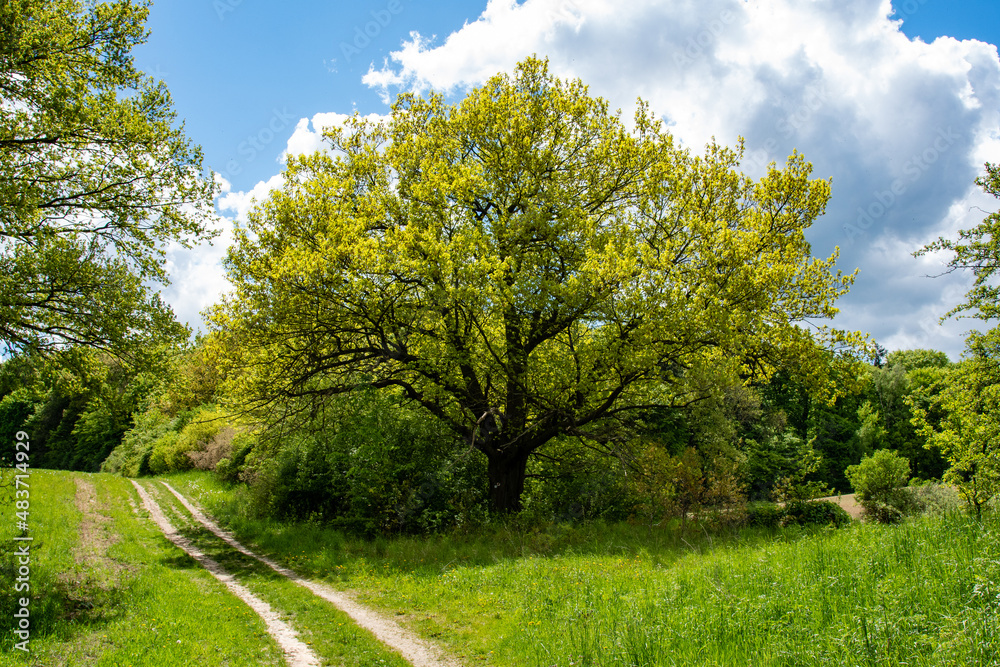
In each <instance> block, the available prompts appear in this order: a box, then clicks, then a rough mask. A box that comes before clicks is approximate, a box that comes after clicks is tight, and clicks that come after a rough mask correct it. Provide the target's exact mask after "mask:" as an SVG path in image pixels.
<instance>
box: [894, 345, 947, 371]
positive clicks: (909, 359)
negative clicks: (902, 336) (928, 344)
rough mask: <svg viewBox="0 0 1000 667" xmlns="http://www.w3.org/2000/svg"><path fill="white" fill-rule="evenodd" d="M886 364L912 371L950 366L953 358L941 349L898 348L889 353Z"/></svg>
mask: <svg viewBox="0 0 1000 667" xmlns="http://www.w3.org/2000/svg"><path fill="white" fill-rule="evenodd" d="M885 365H886V366H888V367H892V366H899V367H901V368H902V369H903V370H904V371H906V372H907V373H910V372H911V371H915V370H919V369H923V368H948V367H949V366H951V359H949V358H948V355H947V354H945V353H944V352H941V351H940V350H926V349H918V350H897V351H896V352H890V353H889V356H888V357H887V358H886V364H885Z"/></svg>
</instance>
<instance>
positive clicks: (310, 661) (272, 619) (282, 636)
mask: <svg viewBox="0 0 1000 667" xmlns="http://www.w3.org/2000/svg"><path fill="white" fill-rule="evenodd" d="M132 484H133V485H134V486H135V488H136V491H138V492H139V497H140V498H141V499H142V504H143V505H144V506H145V508H146V510H147V511H148V512H149V516H150V518H152V519H153V521H154V522H155V523H156V525H157V526H159V527H160V530H161V531H163V534H164V535H165V536H166V537H167V539H168V540H170V541H171V542H173V543H174V544H175V545H176V546H177V547H179V548H180V549H182V550H183V551H184V552H185V553H186V554H187V555H189V556H191V558H194V559H195V560H196V561H198V563H199V564H200V565H201V566H202V567H204V568H205V569H206V570H208V571H209V572H210V573H211V574H212V575H213V576H214V577H215V578H216V579H218V580H219V581H221V582H222V583H223V584H225V585H226V587H227V588H228V589H229V590H230V591H232V593H233V595H235V596H236V597H238V598H239V599H241V600H242V601H243V602H245V603H246V604H247V605H248V606H249V607H250V608H251V609H253V610H254V611H255V612H257V615H258V616H260V617H261V619H262V620H263V621H264V623H265V624H266V625H267V631H268V633H269V634H270V635H271V636H272V637H274V639H275V641H277V642H278V645H279V646H281V650H282V651H284V653H285V661H286V662H287V663H288V665H289V667H319V665H320V661H319V658H317V657H316V654H315V653H313V651H312V649H310V648H309V647H308V646H307V645H306V644H305V643H303V642H302V641H301V640H300V639H299V638H298V636H297V635H296V633H295V630H293V629H292V627H291V626H290V625H288V624H287V623H285V622H284V621H282V620H281V618H280V617H279V616H278V614H277V613H276V612H275V611H274V610H273V609H271V606H270V605H269V604H267V603H266V602H264V601H263V600H261V599H260V598H258V597H257V596H256V595H254V594H253V593H251V592H250V591H249V590H248V589H247V588H246V587H245V586H243V585H241V584H240V583H238V582H237V581H236V579H235V578H234V577H233V576H232V575H231V574H229V573H228V572H226V570H225V569H223V567H222V566H221V565H219V564H218V563H217V562H215V561H214V560H212V559H211V558H209V557H208V556H206V555H205V554H203V553H202V552H201V551H199V550H198V549H197V547H195V546H194V545H193V544H192V543H191V541H190V540H188V539H187V538H186V537H184V536H183V535H181V534H180V533H178V532H177V531H176V530H175V529H174V527H173V525H171V523H170V521H169V520H168V519H167V517H166V516H165V515H164V514H163V511H162V510H161V509H160V506H159V504H157V502H156V500H154V499H153V497H152V496H151V495H149V493H148V492H147V491H146V489H145V488H143V486H142V485H141V484H139V483H138V482H136V481H135V480H132ZM175 493H176V492H175Z"/></svg>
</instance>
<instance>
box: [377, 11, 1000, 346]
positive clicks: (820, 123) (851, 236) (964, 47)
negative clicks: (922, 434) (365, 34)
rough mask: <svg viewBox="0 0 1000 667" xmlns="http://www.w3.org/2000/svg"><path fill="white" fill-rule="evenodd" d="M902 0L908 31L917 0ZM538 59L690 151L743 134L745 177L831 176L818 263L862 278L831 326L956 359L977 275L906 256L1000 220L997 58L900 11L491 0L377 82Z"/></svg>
mask: <svg viewBox="0 0 1000 667" xmlns="http://www.w3.org/2000/svg"><path fill="white" fill-rule="evenodd" d="M897 4H898V6H897V7H896V9H897V10H899V11H900V14H901V15H902V16H903V19H904V20H905V15H906V12H912V11H919V6H920V4H921V3H920V2H919V0H909V1H908V3H906V4H904V3H897ZM911 5H912V6H911ZM438 42H439V43H438ZM533 54H536V55H538V56H540V57H547V58H549V60H550V67H551V69H552V71H553V72H554V73H555V74H557V75H558V76H562V77H579V78H581V79H582V80H583V81H584V82H585V83H587V84H588V85H589V86H590V90H591V93H593V94H596V95H600V96H602V97H604V98H606V99H608V100H609V101H610V102H611V104H612V107H617V108H621V109H623V111H624V113H625V115H626V117H627V116H629V115H630V113H629V112H630V110H631V108H632V107H633V105H634V103H635V100H636V98H637V97H642V98H643V99H645V100H646V101H648V102H649V103H650V104H651V106H652V108H653V110H654V111H655V112H656V113H657V114H659V115H661V116H662V117H663V118H664V120H665V121H667V123H668V124H669V126H670V129H671V131H672V132H673V133H674V134H675V136H677V137H678V138H679V139H680V140H681V141H682V142H684V143H685V144H686V145H688V146H690V147H692V149H694V150H700V148H701V147H702V146H703V145H704V144H705V143H706V142H708V141H709V140H710V139H711V138H712V137H716V138H717V139H718V140H719V141H720V142H722V143H727V144H734V143H735V142H736V140H737V137H739V136H742V137H745V139H746V148H747V156H746V160H745V169H746V170H747V171H748V172H751V173H762V172H763V169H764V168H765V166H766V164H767V163H768V162H770V161H772V160H774V161H777V162H778V163H779V164H780V163H782V162H783V161H784V159H785V157H786V156H787V155H789V154H790V153H791V152H792V150H793V149H797V150H799V151H800V152H802V153H803V154H804V155H805V156H806V158H807V159H809V160H810V161H811V162H812V163H813V166H814V174H815V175H816V176H817V177H823V178H827V177H832V179H833V200H832V201H831V204H830V206H829V207H828V209H827V214H826V215H825V216H824V217H823V218H821V219H820V220H819V221H818V222H817V224H816V225H815V226H814V228H813V229H812V230H810V240H811V241H812V243H813V247H814V251H815V252H816V254H818V255H823V256H826V255H828V254H829V253H830V252H832V251H833V249H834V247H835V246H840V247H841V260H840V263H839V264H840V266H841V267H842V268H843V270H845V271H851V270H853V269H854V267H860V268H861V274H860V276H859V278H858V281H857V282H856V284H855V287H854V288H853V290H852V292H851V294H850V295H848V296H847V297H845V298H844V299H842V300H841V302H840V304H839V305H840V307H841V311H842V312H841V315H840V316H839V317H838V318H837V322H836V324H837V325H838V326H841V327H845V328H858V329H863V330H867V331H871V332H872V333H873V334H874V335H875V337H876V339H877V340H879V341H880V342H883V344H887V345H891V346H893V347H912V346H927V347H935V348H938V349H942V350H945V351H947V352H948V353H949V354H950V355H951V356H952V357H953V358H957V356H958V355H959V353H960V352H961V350H962V347H963V332H964V330H965V329H967V328H969V326H968V323H967V322H957V323H955V322H952V323H949V324H948V325H947V326H945V327H941V326H938V325H937V319H938V317H939V316H940V315H942V314H944V313H945V312H947V311H948V310H949V309H950V308H951V306H953V305H954V304H955V303H956V302H957V301H959V300H960V299H961V296H962V294H963V293H964V290H965V289H966V288H967V285H968V277H967V276H959V275H954V274H953V275H951V276H947V277H944V278H937V279H932V278H927V277H924V276H925V275H927V273H928V272H929V271H928V269H929V268H930V267H929V266H928V265H927V262H930V261H932V260H931V259H929V258H927V259H924V260H922V261H921V260H917V259H916V258H914V257H912V256H911V253H912V251H913V250H915V249H917V248H919V247H920V245H921V244H923V243H925V242H927V241H928V240H932V239H934V238H936V237H937V236H938V235H942V234H949V233H953V232H954V231H955V230H956V229H957V227H958V226H961V227H966V228H967V227H970V226H972V225H974V224H976V223H977V222H978V221H979V220H981V219H982V217H983V210H987V211H988V210H995V209H996V205H997V204H996V201H995V200H992V199H990V198H986V197H983V196H982V194H981V193H978V192H977V191H976V190H975V188H974V186H973V181H974V179H975V178H976V176H977V175H979V174H980V173H981V172H982V164H983V162H984V161H986V160H990V161H998V160H1000V150H998V149H1000V139H998V137H1000V59H998V56H997V48H996V46H994V45H991V44H986V43H983V42H979V41H975V40H967V41H958V40H955V39H952V38H947V37H945V38H940V39H937V40H935V41H934V42H933V43H930V44H927V43H924V42H922V41H920V40H910V39H908V38H907V37H906V36H905V35H904V34H903V33H902V32H901V30H900V22H899V20H898V17H897V18H894V17H893V6H892V4H891V3H890V2H889V0H811V1H809V2H804V1H802V0H677V1H674V2H669V3H668V2H663V1H662V0H631V1H630V2H628V3H621V2H615V1H614V0H524V1H523V2H520V3H518V2H514V0H490V2H489V3H488V5H487V7H486V10H485V11H484V12H483V13H482V15H481V16H480V17H478V18H477V19H476V20H475V21H471V22H467V23H466V24H465V25H464V26H463V27H462V28H461V29H459V30H458V31H456V32H454V33H452V34H451V35H448V36H447V37H446V38H444V39H443V40H437V41H435V42H434V43H432V42H431V41H429V40H428V39H426V38H425V37H423V36H421V35H419V34H416V33H412V34H411V35H410V39H409V40H407V41H406V42H404V43H403V44H402V45H401V48H400V49H399V50H398V51H394V52H392V53H391V54H390V58H389V59H388V60H387V61H386V62H384V63H383V65H382V66H381V68H375V67H372V68H371V69H370V71H369V72H368V74H367V75H366V76H365V77H364V82H365V83H367V84H368V85H369V86H371V87H373V88H375V89H377V90H378V91H379V92H380V93H381V94H382V95H383V96H385V97H386V98H387V99H388V98H390V97H391V96H392V95H394V94H395V93H396V92H399V91H402V90H416V91H421V92H423V91H427V90H429V89H434V90H438V91H443V92H446V93H449V94H452V95H456V96H457V95H460V94H462V93H463V92H464V91H466V90H467V89H469V88H471V87H473V86H475V85H478V84H480V83H482V82H483V81H485V80H486V79H487V78H488V77H489V76H491V75H493V74H495V73H497V72H500V71H508V72H509V71H511V70H512V69H513V67H514V65H515V64H516V63H517V62H518V61H519V60H522V59H523V58H525V57H527V56H530V55H533ZM934 261H936V262H937V265H938V266H940V261H941V260H940V258H937V259H936V260H934ZM932 273H933V272H932ZM937 273H940V271H937Z"/></svg>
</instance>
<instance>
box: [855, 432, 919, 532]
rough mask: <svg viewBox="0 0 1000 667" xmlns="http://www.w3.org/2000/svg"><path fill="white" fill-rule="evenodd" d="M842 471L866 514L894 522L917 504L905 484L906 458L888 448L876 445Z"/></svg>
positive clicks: (908, 468)
mask: <svg viewBox="0 0 1000 667" xmlns="http://www.w3.org/2000/svg"><path fill="white" fill-rule="evenodd" d="M844 474H845V475H846V476H847V478H848V479H849V480H850V482H851V486H853V487H854V492H855V494H856V497H857V499H858V503H859V504H860V505H861V506H862V507H863V508H864V510H865V516H866V517H867V518H870V519H874V520H875V521H878V522H880V523H896V522H898V521H901V520H902V519H903V517H905V516H906V515H907V514H912V513H913V512H914V511H915V510H916V508H917V506H916V501H915V499H914V496H913V493H912V492H911V491H910V490H909V489H907V488H906V483H907V480H908V479H909V477H910V462H909V461H907V460H906V459H905V458H903V457H902V456H900V455H899V454H897V453H896V452H894V451H892V450H889V449H880V450H878V451H877V452H875V453H874V454H872V455H871V456H866V457H864V458H863V459H861V463H859V464H857V465H853V466H848V467H847V469H846V470H845V471H844Z"/></svg>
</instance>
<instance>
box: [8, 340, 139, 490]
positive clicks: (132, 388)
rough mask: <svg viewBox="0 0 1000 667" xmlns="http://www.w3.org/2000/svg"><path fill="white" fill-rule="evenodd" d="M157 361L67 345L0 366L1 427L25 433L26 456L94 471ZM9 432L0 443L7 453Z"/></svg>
mask: <svg viewBox="0 0 1000 667" xmlns="http://www.w3.org/2000/svg"><path fill="white" fill-rule="evenodd" d="M156 371H157V368H156V366H151V367H146V368H142V369H141V370H137V369H136V368H135V367H133V366H130V365H129V364H127V363H126V362H124V361H123V360H121V359H117V358H114V357H112V356H110V355H108V354H106V353H104V352H98V351H94V350H84V349H80V348H69V349H67V350H63V351H61V352H60V353H59V354H53V355H50V356H48V357H41V356H31V357H13V358H11V359H8V360H6V361H5V362H3V364H2V366H0V391H3V390H5V389H6V390H7V391H9V392H10V393H7V394H6V395H3V396H2V400H0V429H2V430H6V431H8V432H10V433H13V432H16V431H18V430H24V431H26V432H28V433H29V435H30V436H31V443H32V463H33V465H36V466H39V467H46V468H56V469H68V470H84V471H88V472H95V471H97V470H98V469H99V468H100V466H101V464H102V462H103V461H104V460H105V458H107V456H108V455H109V454H110V453H111V451H112V450H113V449H114V448H115V447H117V446H118V444H119V443H120V442H121V438H122V436H123V434H124V433H125V432H126V431H127V430H128V429H129V428H131V426H132V418H133V413H134V412H135V411H136V410H137V409H138V407H139V406H140V405H141V404H142V403H143V402H144V400H145V398H146V396H147V395H148V393H149V390H150V387H151V385H152V384H153V380H152V376H153V375H154V374H155V373H156ZM12 443H13V440H12V439H5V440H4V441H3V445H2V446H0V452H3V454H0V456H3V455H5V454H9V451H10V450H11V449H12V447H13V444H12Z"/></svg>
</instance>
